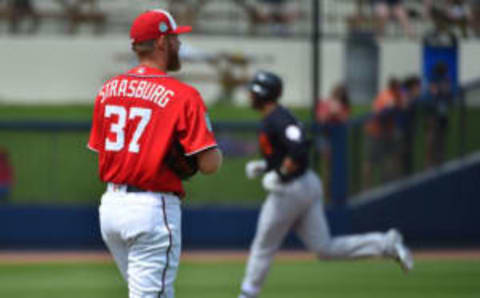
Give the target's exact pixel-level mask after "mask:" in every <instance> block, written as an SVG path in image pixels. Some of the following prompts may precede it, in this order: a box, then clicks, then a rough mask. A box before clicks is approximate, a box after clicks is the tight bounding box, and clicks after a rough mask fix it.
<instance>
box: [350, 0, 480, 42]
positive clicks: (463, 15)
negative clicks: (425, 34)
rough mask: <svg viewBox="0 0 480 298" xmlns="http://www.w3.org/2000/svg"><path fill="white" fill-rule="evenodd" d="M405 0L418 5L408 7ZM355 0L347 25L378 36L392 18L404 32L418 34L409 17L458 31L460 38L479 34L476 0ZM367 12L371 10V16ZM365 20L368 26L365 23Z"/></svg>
mask: <svg viewBox="0 0 480 298" xmlns="http://www.w3.org/2000/svg"><path fill="white" fill-rule="evenodd" d="M407 2H408V3H409V4H411V3H413V4H421V5H420V7H419V6H418V5H417V6H416V7H412V6H407ZM415 2H419V3H415ZM356 3H357V11H356V13H355V14H354V15H352V16H350V18H349V22H350V27H351V28H352V29H358V28H361V27H368V28H373V29H374V31H375V33H376V34H377V36H379V37H382V36H383V35H384V34H385V27H386V25H387V24H389V23H390V22H392V21H395V22H398V23H399V24H400V25H401V27H402V28H403V31H404V33H405V35H407V36H409V37H411V38H415V37H417V36H421V35H422V34H420V33H421V32H416V29H415V27H414V26H413V25H412V20H416V21H421V22H428V23H429V24H431V25H432V26H433V27H434V28H438V26H444V27H446V28H447V30H449V31H452V32H455V33H456V32H458V34H457V35H458V36H460V37H463V38H467V37H472V36H475V37H480V1H478V0H441V1H438V0H437V1H433V0H418V1H404V0H373V1H370V0H356ZM371 5H373V6H372V7H370V6H371ZM370 11H373V18H372V15H371V14H370ZM365 23H368V25H369V26H365Z"/></svg>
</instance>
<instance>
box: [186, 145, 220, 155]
mask: <svg viewBox="0 0 480 298" xmlns="http://www.w3.org/2000/svg"><path fill="white" fill-rule="evenodd" d="M216 147H218V145H217V144H216V143H215V144H211V145H208V146H204V147H202V148H200V149H198V150H195V151H192V152H188V153H185V156H192V155H195V154H198V153H200V152H203V151H206V150H208V149H212V148H216Z"/></svg>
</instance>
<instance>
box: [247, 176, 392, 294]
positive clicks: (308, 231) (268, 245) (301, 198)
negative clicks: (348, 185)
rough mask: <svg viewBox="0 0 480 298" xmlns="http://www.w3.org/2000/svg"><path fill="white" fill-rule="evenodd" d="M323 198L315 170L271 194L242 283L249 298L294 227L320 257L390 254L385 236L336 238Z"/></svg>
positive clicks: (364, 235)
mask: <svg viewBox="0 0 480 298" xmlns="http://www.w3.org/2000/svg"><path fill="white" fill-rule="evenodd" d="M322 195H323V190H322V184H321V181H320V179H319V177H318V176H317V175H316V174H315V173H314V172H313V171H308V172H307V173H306V174H305V175H303V176H302V177H300V178H298V179H296V180H294V181H292V182H290V183H288V184H286V185H285V186H284V187H282V189H281V190H279V191H276V192H270V193H269V195H268V196H267V199H266V201H265V202H264V204H263V206H262V209H261V211H260V216H259V219H258V223H257V231H256V234H255V238H254V240H253V243H252V246H251V248H250V256H249V259H248V263H247V269H246V275H245V278H244V280H243V283H242V292H243V293H245V294H246V295H245V297H247V296H248V297H256V296H257V295H258V293H259V292H260V290H261V288H262V286H263V283H264V280H265V277H266V276H267V273H268V271H269V268H270V265H271V263H272V260H273V257H274V254H275V253H276V251H277V250H278V249H279V248H280V246H281V244H282V242H283V240H284V239H285V237H286V235H287V234H288V232H289V231H290V229H292V228H294V230H295V232H296V233H297V235H298V236H299V238H300V239H301V240H302V242H303V243H304V244H305V246H306V247H307V248H308V249H309V250H311V251H313V252H314V253H316V254H317V255H318V257H320V258H321V257H324V258H342V259H343V258H360V257H370V256H382V255H384V254H385V253H386V249H387V246H388V242H387V239H386V237H385V234H384V233H369V234H363V235H352V236H343V237H333V238H332V237H331V236H330V230H329V227H328V224H327V220H326V218H325V212H324V209H323V199H322Z"/></svg>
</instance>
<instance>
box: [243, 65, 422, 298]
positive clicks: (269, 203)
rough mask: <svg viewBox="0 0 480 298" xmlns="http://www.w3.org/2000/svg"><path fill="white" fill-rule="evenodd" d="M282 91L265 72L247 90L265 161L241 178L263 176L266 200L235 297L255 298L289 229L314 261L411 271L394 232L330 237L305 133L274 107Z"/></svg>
mask: <svg viewBox="0 0 480 298" xmlns="http://www.w3.org/2000/svg"><path fill="white" fill-rule="evenodd" d="M282 85H283V84H282V80H281V79H280V78H279V77H278V76H277V75H275V74H273V73H270V72H265V71H261V72H258V73H257V74H256V75H255V76H254V78H253V80H252V81H251V83H250V85H249V91H250V97H251V104H252V107H253V108H254V109H256V110H258V111H259V112H260V113H261V115H262V116H263V120H262V122H261V126H260V127H261V129H260V135H259V142H260V149H261V153H262V155H263V157H264V159H263V160H257V161H251V162H249V163H247V165H246V175H247V177H248V178H250V179H253V178H256V177H259V176H261V175H263V180H262V185H263V187H264V188H265V190H267V191H268V193H269V194H268V196H267V199H266V201H265V202H264V204H263V206H262V209H261V212H260V217H259V219H258V224H257V231H256V235H255V239H254V240H253V244H252V246H251V249H250V256H249V259H248V263H247V269H246V274H245V277H244V280H243V283H242V286H241V294H240V296H239V297H240V298H253V297H257V296H258V295H259V293H260V290H261V289H262V286H263V284H264V280H265V278H266V276H267V273H268V270H269V268H270V265H271V262H272V259H273V257H274V254H275V252H276V251H277V250H278V249H279V248H280V246H281V244H282V241H283V239H284V238H285V236H286V235H287V233H288V232H289V230H290V229H292V228H294V229H295V231H296V232H297V234H298V236H299V237H300V239H301V240H302V241H303V242H304V243H305V245H306V247H307V248H308V249H309V250H311V251H313V252H314V253H315V254H317V255H318V257H325V258H330V259H332V258H337V259H342V258H343V259H346V258H360V257H370V256H384V257H387V258H392V259H395V260H397V261H398V262H399V264H400V265H401V266H402V268H403V269H404V270H405V271H408V270H410V269H412V267H413V259H412V256H411V254H410V252H409V250H408V249H407V247H405V245H404V244H403V241H402V236H401V235H400V233H399V232H398V231H396V230H395V229H391V230H390V231H388V232H387V233H369V234H364V235H353V236H343V237H334V238H332V237H331V236H330V232H329V228H328V225H327V221H326V218H325V214H324V210H323V201H322V195H323V194H322V184H321V181H320V179H319V177H318V176H317V175H316V174H315V173H314V172H313V171H312V170H310V169H309V160H308V152H309V150H308V147H309V142H308V141H307V139H306V136H305V130H304V128H303V127H302V124H301V123H299V122H298V121H297V119H295V117H294V116H292V114H291V113H290V112H289V111H288V110H287V109H285V108H284V107H282V106H281V105H279V104H278V103H277V101H278V99H279V98H280V96H281V94H282Z"/></svg>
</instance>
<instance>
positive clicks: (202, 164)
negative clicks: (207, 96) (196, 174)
mask: <svg viewBox="0 0 480 298" xmlns="http://www.w3.org/2000/svg"><path fill="white" fill-rule="evenodd" d="M184 109H185V110H184V115H183V117H181V119H180V121H179V125H178V132H179V141H180V143H181V145H182V146H183V148H184V150H185V155H187V156H195V157H196V160H197V165H198V169H199V170H200V172H201V173H203V174H213V173H215V172H216V171H218V169H219V168H220V166H221V164H222V160H223V158H222V153H221V151H220V150H219V149H218V145H217V142H216V140H215V136H214V133H213V128H212V124H211V122H210V118H209V117H208V111H207V107H206V106H205V104H204V102H203V100H202V98H201V96H200V94H199V93H198V92H196V91H195V92H194V94H193V95H192V97H191V98H190V99H189V100H188V102H186V104H185V107H184Z"/></svg>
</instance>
